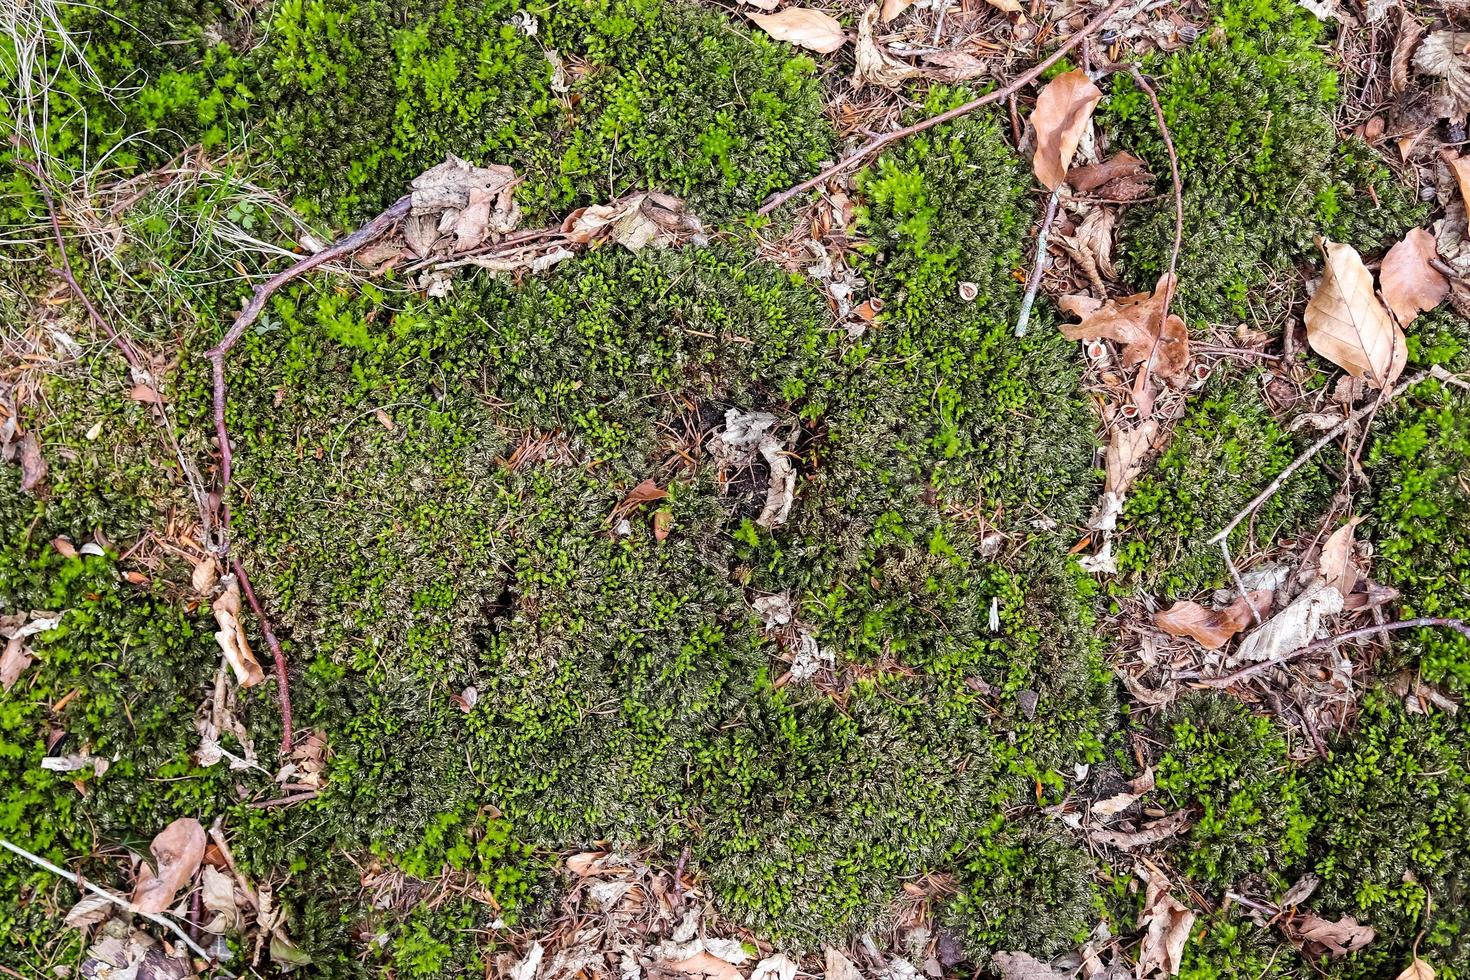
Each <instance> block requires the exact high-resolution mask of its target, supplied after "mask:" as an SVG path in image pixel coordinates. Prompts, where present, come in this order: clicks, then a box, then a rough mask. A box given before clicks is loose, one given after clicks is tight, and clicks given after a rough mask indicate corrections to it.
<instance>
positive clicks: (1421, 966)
mask: <svg viewBox="0 0 1470 980" xmlns="http://www.w3.org/2000/svg"><path fill="white" fill-rule="evenodd" d="M1396 980H1434V967H1432V966H1430V965H1429V964H1428V963H1426V962H1425V961H1424V960H1423V959H1421V958H1420V957H1418V956H1416V957H1414V962H1412V963H1410V964H1409V965H1408V966H1406V967H1404V972H1403V973H1400V974H1399V975H1398V977H1397V978H1396Z"/></svg>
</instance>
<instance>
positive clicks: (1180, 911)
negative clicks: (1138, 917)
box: [1138, 866, 1195, 977]
mask: <svg viewBox="0 0 1470 980" xmlns="http://www.w3.org/2000/svg"><path fill="white" fill-rule="evenodd" d="M1143 877H1144V879H1145V880H1146V881H1147V882H1148V889H1147V891H1146V892H1145V896H1144V901H1143V921H1144V922H1145V923H1146V924H1147V925H1148V932H1147V933H1145V934H1144V937H1143V942H1142V944H1141V945H1140V946H1139V948H1138V975H1139V976H1140V977H1146V976H1148V975H1149V974H1150V973H1151V972H1152V971H1153V970H1155V969H1157V970H1161V971H1163V972H1164V973H1166V974H1168V975H1169V976H1174V975H1175V974H1177V973H1178V972H1179V966H1180V964H1181V963H1182V962H1183V959H1184V944H1185V943H1186V942H1188V941H1189V932H1190V930H1191V929H1193V928H1194V919H1195V915H1194V913H1193V912H1192V911H1190V910H1189V909H1188V908H1187V907H1186V906H1184V905H1181V904H1179V902H1177V901H1175V900H1174V897H1173V896H1172V895H1170V894H1169V880H1168V879H1167V878H1165V877H1164V876H1163V875H1162V874H1160V873H1159V872H1158V870H1156V869H1155V868H1153V867H1151V866H1150V867H1149V869H1148V871H1147V873H1146V874H1144V875H1143Z"/></svg>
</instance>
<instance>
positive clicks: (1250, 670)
mask: <svg viewBox="0 0 1470 980" xmlns="http://www.w3.org/2000/svg"><path fill="white" fill-rule="evenodd" d="M1436 627H1437V628H1443V629H1452V630H1454V631H1455V632H1456V633H1459V634H1460V635H1461V636H1464V637H1465V638H1466V639H1470V622H1466V621H1465V620H1463V619H1452V618H1447V617H1444V616H1421V617H1419V618H1418V619H1401V620H1399V621H1398V622H1396V623H1374V624H1373V625H1372V626H1363V627H1359V628H1358V629H1353V630H1348V631H1347V632H1345V633H1338V634H1337V635H1336V636H1329V637H1326V638H1324V639H1321V640H1316V641H1314V642H1312V643H1308V644H1307V645H1306V646H1304V647H1299V648H1297V649H1295V650H1293V651H1291V652H1290V653H1284V654H1282V655H1281V656H1279V657H1272V658H1271V659H1270V660H1262V661H1261V662H1260V663H1255V664H1251V665H1250V666H1249V667H1242V668H1240V669H1239V670H1237V671H1233V672H1231V673H1229V674H1226V675H1224V676H1223V677H1206V678H1200V680H1199V683H1200V684H1203V685H1204V686H1206V687H1229V686H1230V685H1232V684H1235V683H1238V682H1240V681H1243V680H1246V679H1247V678H1250V677H1254V676H1256V675H1257V674H1262V673H1264V672H1266V671H1267V670H1270V669H1271V668H1272V667H1279V666H1281V665H1282V664H1284V663H1288V662H1289V661H1292V660H1296V659H1297V658H1299V657H1305V656H1307V655H1308V654H1312V653H1316V652H1317V651H1318V650H1326V649H1328V648H1329V647H1335V646H1337V645H1339V644H1342V643H1347V642H1349V641H1351V640H1358V639H1362V638H1363V637H1365V636H1373V635H1374V634H1377V633H1382V632H1384V631H1386V630H1412V629H1426V628H1436Z"/></svg>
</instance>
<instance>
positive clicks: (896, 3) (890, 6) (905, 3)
mask: <svg viewBox="0 0 1470 980" xmlns="http://www.w3.org/2000/svg"><path fill="white" fill-rule="evenodd" d="M913 5H914V0H883V23H885V24H886V23H888V22H889V21H890V20H893V18H895V17H897V16H898V15H899V14H901V13H903V12H904V11H905V10H907V9H909V8H910V7H912V6H913Z"/></svg>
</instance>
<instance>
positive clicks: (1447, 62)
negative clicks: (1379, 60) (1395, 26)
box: [1414, 31, 1470, 121]
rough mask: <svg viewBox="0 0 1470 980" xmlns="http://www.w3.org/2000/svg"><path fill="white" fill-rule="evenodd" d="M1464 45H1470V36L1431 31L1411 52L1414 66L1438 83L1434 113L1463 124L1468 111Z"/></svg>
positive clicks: (1469, 76)
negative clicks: (1437, 80)
mask: <svg viewBox="0 0 1470 980" xmlns="http://www.w3.org/2000/svg"><path fill="white" fill-rule="evenodd" d="M1467 46H1470V33H1462V32H1459V31H1433V32H1431V33H1430V34H1429V36H1428V37H1426V38H1425V39H1424V40H1423V41H1422V42H1420V44H1419V49H1418V50H1417V51H1415V52H1414V67H1415V68H1417V69H1419V70H1420V71H1421V72H1423V73H1424V74H1426V75H1433V76H1434V77H1436V78H1438V79H1439V80H1440V84H1439V88H1438V91H1437V93H1436V96H1437V101H1438V105H1436V107H1435V110H1436V112H1437V113H1438V114H1439V115H1440V116H1441V117H1442V118H1447V119H1454V120H1456V121H1462V120H1463V119H1464V117H1465V115H1466V113H1467V112H1470V63H1467V62H1470V59H1467V57H1466V54H1465V51H1466V48H1467Z"/></svg>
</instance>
